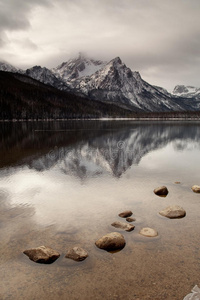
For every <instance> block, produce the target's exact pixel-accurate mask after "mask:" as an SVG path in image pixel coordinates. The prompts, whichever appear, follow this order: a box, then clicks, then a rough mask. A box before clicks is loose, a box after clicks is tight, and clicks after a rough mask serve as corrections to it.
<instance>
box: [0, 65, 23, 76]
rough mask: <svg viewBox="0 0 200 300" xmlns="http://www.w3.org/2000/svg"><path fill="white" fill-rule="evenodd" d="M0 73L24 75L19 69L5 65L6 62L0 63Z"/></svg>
mask: <svg viewBox="0 0 200 300" xmlns="http://www.w3.org/2000/svg"><path fill="white" fill-rule="evenodd" d="M0 71H5V72H12V73H21V74H23V73H24V71H23V70H21V69H19V68H15V67H14V66H12V65H11V64H9V63H6V62H0Z"/></svg>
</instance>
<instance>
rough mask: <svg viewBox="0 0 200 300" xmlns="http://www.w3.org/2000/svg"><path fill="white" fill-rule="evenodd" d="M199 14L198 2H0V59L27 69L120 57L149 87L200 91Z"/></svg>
mask: <svg viewBox="0 0 200 300" xmlns="http://www.w3.org/2000/svg"><path fill="white" fill-rule="evenodd" d="M44 7H45V9H44ZM35 11H36V13H33V12H35ZM199 11H200V1H199V0H190V1H185V0H176V1H174V0H168V1H160V0H139V1H138V0H126V1H121V0H101V1H99V0H73V1H71V0H57V1H53V0H40V1H39V0H29V1H24V0H18V1H16V0H6V1H5V0H0V46H1V48H2V49H3V50H2V51H0V55H1V56H2V57H3V58H4V59H6V60H8V61H9V59H11V61H10V62H11V63H13V64H16V63H15V62H16V61H17V62H18V63H19V64H20V66H27V67H30V66H31V65H34V64H41V65H45V66H47V67H53V66H56V65H58V64H59V63H61V62H62V61H66V60H67V59H69V58H70V57H73V56H75V55H76V54H77V53H78V52H79V51H83V52H86V53H87V54H88V56H91V57H93V58H97V59H103V60H110V59H112V58H113V57H115V56H120V57H121V58H122V60H123V61H124V62H125V63H126V64H127V65H128V66H130V67H131V68H132V69H133V70H138V71H140V73H141V75H142V76H143V77H144V79H146V80H148V81H149V82H150V83H153V84H157V85H162V86H164V87H172V86H173V85H175V84H177V83H181V82H182V83H185V84H193V85H198V86H200V83H199V79H198V77H199V76H198V72H197V70H198V69H199V64H200V29H199V28H200V18H199ZM12 32H16V36H14V35H13V34H11V33H12ZM5 33H6V35H7V37H6V35H5ZM22 48H23V49H24V51H22ZM12 49H15V51H13V50H12Z"/></svg>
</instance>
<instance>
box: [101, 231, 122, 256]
mask: <svg viewBox="0 0 200 300" xmlns="http://www.w3.org/2000/svg"><path fill="white" fill-rule="evenodd" d="M95 245H96V246H97V247H98V248H100V249H103V250H107V251H114V250H119V249H122V248H124V246H125V245H126V241H125V239H124V236H123V235H122V234H121V233H119V232H111V233H108V234H106V235H104V236H102V237H101V238H100V239H99V240H97V241H96V242H95Z"/></svg>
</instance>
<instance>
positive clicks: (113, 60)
mask: <svg viewBox="0 0 200 300" xmlns="http://www.w3.org/2000/svg"><path fill="white" fill-rule="evenodd" d="M111 62H113V63H116V64H120V65H121V64H122V61H121V58H120V57H119V56H117V57H115V58H114V59H112V60H111Z"/></svg>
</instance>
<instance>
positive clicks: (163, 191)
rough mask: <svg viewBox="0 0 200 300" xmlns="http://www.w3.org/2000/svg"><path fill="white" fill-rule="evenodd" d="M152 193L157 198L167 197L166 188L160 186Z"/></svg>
mask: <svg viewBox="0 0 200 300" xmlns="http://www.w3.org/2000/svg"><path fill="white" fill-rule="evenodd" d="M154 193H155V194H156V195H158V196H167V194H168V193H169V192H168V189H167V188H166V186H161V187H158V188H156V189H155V190H154Z"/></svg>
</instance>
